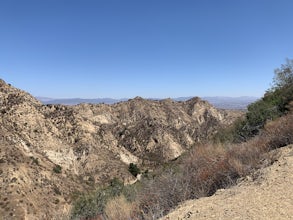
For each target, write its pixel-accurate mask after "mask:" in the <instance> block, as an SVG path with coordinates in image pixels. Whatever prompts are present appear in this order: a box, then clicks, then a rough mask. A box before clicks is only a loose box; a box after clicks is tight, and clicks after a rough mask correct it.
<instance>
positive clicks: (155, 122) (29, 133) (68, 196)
mask: <svg viewBox="0 0 293 220" xmlns="http://www.w3.org/2000/svg"><path fill="white" fill-rule="evenodd" d="M231 121H233V117H232V118H231V115H230V114H229V113H228V112H225V111H223V110H221V111H220V110H217V109H215V108H214V107H213V106H211V105H210V104H209V103H207V102H205V101H202V100H201V99H199V98H193V99H191V100H188V101H186V102H174V101H172V100H170V99H167V100H162V101H150V100H145V99H142V98H139V97H137V98H135V99H132V100H129V101H127V102H121V103H117V104H114V105H105V104H99V105H93V104H81V105H77V106H62V105H42V104H41V103H40V102H39V101H37V100H36V99H35V98H34V97H32V96H31V95H30V94H28V93H26V92H24V91H21V90H19V89H16V88H14V87H12V86H11V85H7V84H6V83H5V82H4V81H3V80H0V140H1V142H0V165H1V167H0V181H1V183H3V184H1V186H0V192H1V196H0V215H2V216H4V218H7V219H13V218H14V219H20V218H26V219H34V218H36V219H40V218H43V219H45V218H52V216H54V215H56V214H58V213H60V212H66V210H68V209H69V207H70V203H71V200H72V195H73V193H74V191H82V190H86V189H89V188H91V187H93V186H94V185H95V184H102V183H104V182H106V181H108V180H110V179H112V178H113V177H118V178H120V179H122V180H123V181H125V182H126V183H127V182H131V181H133V177H132V176H131V175H130V174H129V173H128V171H127V167H128V164H129V163H136V164H139V165H140V166H143V165H144V166H146V167H148V166H149V167H151V166H154V165H156V164H157V163H161V162H164V161H168V160H172V159H174V158H176V157H178V156H180V155H181V154H182V153H183V152H184V151H186V150H188V149H189V148H191V147H192V146H193V145H194V144H196V143H197V142H200V141H204V140H206V139H207V138H208V137H210V135H212V134H213V133H214V132H215V131H216V130H217V128H218V127H219V126H220V125H223V124H228V123H230V122H231ZM142 164H143V165H142ZM56 165H60V166H61V167H62V172H61V173H60V174H59V173H56V172H54V171H53V168H54V167H55V166H56ZM16 204H17V205H16Z"/></svg>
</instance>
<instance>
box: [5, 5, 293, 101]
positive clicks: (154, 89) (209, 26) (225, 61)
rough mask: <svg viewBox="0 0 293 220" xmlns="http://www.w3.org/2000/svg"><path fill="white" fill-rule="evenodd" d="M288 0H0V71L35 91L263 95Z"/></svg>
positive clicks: (282, 40)
mask: <svg viewBox="0 0 293 220" xmlns="http://www.w3.org/2000/svg"><path fill="white" fill-rule="evenodd" d="M292 9H293V1H292V0H221V1H220V0H67V1H66V0H41V1H40V0H34V1H32V0H26V1H23V0H0V78H2V79H4V80H5V81H6V82H8V83H11V84H13V85H14V86H16V87H18V88H21V89H23V90H26V91H28V92H30V93H32V94H33V95H35V96H45V97H53V98H65V97H67V98H72V97H80V98H98V97H111V98H125V97H126V98H131V97H135V96H142V97H158V98H164V97H180V96H234V97H235V96H262V95H263V93H264V92H265V90H266V89H268V88H269V86H270V83H271V81H272V78H273V74H274V69H276V68H278V67H279V66H280V65H281V64H282V63H285V59H286V58H293V43H292V39H293V38H292V37H293V28H292V21H293V13H292Z"/></svg>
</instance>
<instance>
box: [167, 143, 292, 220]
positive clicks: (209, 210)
mask: <svg viewBox="0 0 293 220" xmlns="http://www.w3.org/2000/svg"><path fill="white" fill-rule="evenodd" d="M279 151H280V153H281V154H280V155H281V156H280V158H279V160H278V161H277V162H275V163H274V164H273V165H272V166H270V167H267V168H264V169H263V170H261V176H260V177H259V178H258V179H257V180H256V181H252V180H251V178H247V179H246V180H245V181H243V182H241V183H240V184H238V185H237V186H234V187H232V188H230V189H226V190H219V191H217V193H216V194H215V195H213V196H211V197H205V198H201V199H198V200H192V201H187V202H185V203H183V204H182V205H180V206H179V207H178V208H177V209H176V210H174V211H173V212H172V213H170V214H169V215H168V216H166V217H164V218H162V220H169V219H170V220H173V219H174V220H185V219H196V220H201V219H227V220H228V219H229V220H230V219H249V220H251V219H255V220H261V219H265V220H267V219H273V220H277V219H293V145H290V146H287V147H284V148H282V149H279Z"/></svg>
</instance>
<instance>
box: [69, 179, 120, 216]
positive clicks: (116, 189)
mask: <svg viewBox="0 0 293 220" xmlns="http://www.w3.org/2000/svg"><path fill="white" fill-rule="evenodd" d="M123 189H124V184H123V182H122V181H120V180H119V179H118V178H114V179H112V180H111V181H110V184H109V185H108V186H106V187H100V188H98V189H97V190H95V191H93V192H90V193H89V194H84V195H82V196H81V197H79V198H78V199H77V200H76V201H75V202H74V204H73V208H72V212H71V218H73V219H76V218H82V219H88V218H94V217H96V216H98V215H100V214H103V213H104V209H105V207H106V204H107V202H108V201H109V200H111V199H112V198H115V197H118V196H120V195H121V193H122V191H123Z"/></svg>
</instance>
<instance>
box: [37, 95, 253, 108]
mask: <svg viewBox="0 0 293 220" xmlns="http://www.w3.org/2000/svg"><path fill="white" fill-rule="evenodd" d="M36 98H37V99H38V100H39V101H41V102H42V103H43V104H63V105H78V104H81V103H91V104H101V103H104V104H115V103H118V102H123V101H127V100H129V99H127V98H123V99H112V98H96V99H81V98H64V99H54V98H48V97H36ZM191 98H192V96H189V97H178V98H173V100H175V101H186V100H189V99H191ZM201 99H203V100H206V101H208V102H209V103H211V104H212V105H214V106H215V107H216V108H221V109H246V108H247V106H248V105H249V104H251V103H253V102H255V101H256V100H257V99H259V98H258V97H252V96H241V97H224V96H215V97H210V96H208V97H201ZM149 100H161V99H159V98H149Z"/></svg>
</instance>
